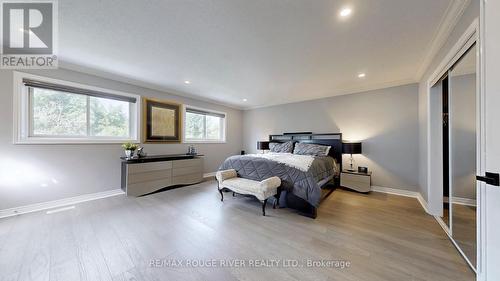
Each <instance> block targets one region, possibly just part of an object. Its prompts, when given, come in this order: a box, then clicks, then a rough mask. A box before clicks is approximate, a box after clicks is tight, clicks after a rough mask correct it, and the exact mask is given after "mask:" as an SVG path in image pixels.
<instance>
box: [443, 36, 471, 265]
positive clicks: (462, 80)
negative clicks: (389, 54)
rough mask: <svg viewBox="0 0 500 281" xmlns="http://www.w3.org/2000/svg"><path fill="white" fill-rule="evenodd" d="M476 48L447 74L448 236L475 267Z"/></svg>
mask: <svg viewBox="0 0 500 281" xmlns="http://www.w3.org/2000/svg"><path fill="white" fill-rule="evenodd" d="M476 53H477V48H476V45H475V44H474V45H472V46H471V47H470V48H469V49H468V50H467V52H466V53H465V54H464V55H463V56H462V57H461V58H460V59H459V60H458V61H457V62H456V63H455V64H454V66H453V67H452V68H451V69H450V71H449V72H448V92H449V93H448V111H449V112H448V130H449V131H448V144H449V145H448V149H449V155H448V156H449V158H448V159H449V161H448V166H449V167H448V168H449V173H448V175H447V176H448V177H449V180H448V184H449V211H450V214H451V215H450V226H451V229H450V230H451V231H450V233H451V236H452V239H453V240H454V241H455V243H456V245H457V246H458V248H459V249H460V250H461V251H462V253H463V254H464V256H465V257H466V258H467V259H468V261H469V263H470V264H471V266H472V267H474V268H475V267H476V147H477V145H476V133H477V131H478V130H477V128H476V124H477V119H476V115H477V114H476V113H477V112H476V99H477V84H476V82H477V81H476V65H477V63H476Z"/></svg>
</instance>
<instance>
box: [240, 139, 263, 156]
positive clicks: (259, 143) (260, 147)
mask: <svg viewBox="0 0 500 281" xmlns="http://www.w3.org/2000/svg"><path fill="white" fill-rule="evenodd" d="M257 150H261V151H262V153H264V150H269V142H268V141H258V142H257ZM242 155H243V154H242Z"/></svg>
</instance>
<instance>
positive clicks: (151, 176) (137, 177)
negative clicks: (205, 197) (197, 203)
mask: <svg viewBox="0 0 500 281" xmlns="http://www.w3.org/2000/svg"><path fill="white" fill-rule="evenodd" d="M202 181H203V155H196V156H193V155H185V154H181V155H158V156H147V157H141V158H138V159H129V160H127V159H123V158H122V179H121V188H122V190H123V191H124V192H125V193H126V194H127V196H135V197H137V196H142V195H145V194H149V193H152V192H155V191H158V190H160V189H163V188H166V187H173V186H179V185H190V184H195V183H199V182H202Z"/></svg>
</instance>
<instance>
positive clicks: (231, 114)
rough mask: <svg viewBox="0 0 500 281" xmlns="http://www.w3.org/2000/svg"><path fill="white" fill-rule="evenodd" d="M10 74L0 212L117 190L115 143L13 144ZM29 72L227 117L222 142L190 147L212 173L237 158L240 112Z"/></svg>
mask: <svg viewBox="0 0 500 281" xmlns="http://www.w3.org/2000/svg"><path fill="white" fill-rule="evenodd" d="M12 73H13V72H12V71H7V70H0V98H1V100H2V102H1V104H0V120H2V122H1V123H0V147H2V152H1V153H0V210H3V209H7V208H12V207H19V206H24V205H28V204H33V203H39V202H46V201H51V200H57V199H62V198H67V197H73V196H78V195H83V194H90V193H95V192H101V191H106V190H112V189H117V188H120V161H119V157H120V156H121V155H122V153H123V152H122V149H121V147H120V145H119V144H105V145H13V144H12V143H13V136H12V129H13V128H12V126H13V125H12V124H13V106H12V103H13V74H12ZM30 73H33V74H37V75H42V76H46V77H51V78H57V79H62V80H66V81H72V82H78V83H82V84H87V85H92V86H98V87H103V88H108V89H112V90H121V91H126V92H130V93H135V94H139V95H142V96H146V97H153V98H158V99H170V100H175V101H178V102H181V103H185V104H189V105H193V106H198V107H203V108H207V109H212V110H217V111H223V112H226V113H227V143H225V144H199V145H196V147H197V148H198V150H199V152H200V153H203V154H205V155H206V157H205V172H206V173H209V172H214V171H216V170H217V168H218V166H219V165H220V163H222V161H223V160H224V159H225V158H226V157H228V156H230V155H233V154H239V152H240V150H241V144H242V135H243V132H242V129H241V123H242V111H240V110H235V109H231V108H228V107H224V106H220V105H216V104H212V103H206V102H202V101H198V100H193V99H189V98H183V97H180V96H174V95H170V94H167V93H162V92H158V91H153V90H149V89H145V88H140V87H136V86H132V85H129V84H125V83H120V82H116V81H112V80H107V79H102V78H99V77H96V76H91V75H86V74H82V73H78V72H74V71H69V70H63V69H59V70H50V71H30ZM145 150H146V152H148V153H150V154H172V153H183V152H186V151H187V145H184V144H148V145H145Z"/></svg>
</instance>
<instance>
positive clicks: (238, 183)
mask: <svg viewBox="0 0 500 281" xmlns="http://www.w3.org/2000/svg"><path fill="white" fill-rule="evenodd" d="M215 177H216V178H217V182H218V189H219V192H220V195H221V201H224V194H223V193H222V190H223V189H224V188H227V189H229V190H231V191H232V192H233V196H234V193H238V194H245V195H253V196H255V197H257V199H259V200H260V201H261V202H262V215H263V216H265V215H266V204H267V200H268V199H269V198H271V197H273V196H275V200H274V202H273V208H276V203H277V201H278V200H279V193H280V192H279V187H280V185H281V180H280V178H278V177H271V178H268V179H265V180H263V181H254V180H249V179H244V178H238V174H237V173H236V171H235V170H234V169H231V170H224V171H218V172H217V174H216V175H215Z"/></svg>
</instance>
